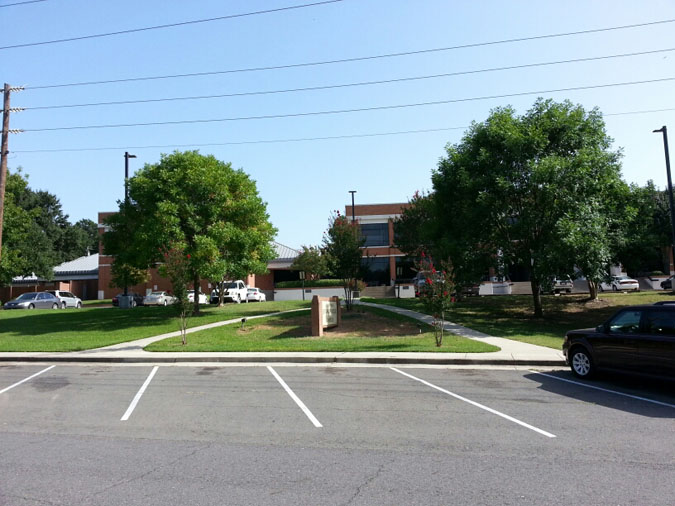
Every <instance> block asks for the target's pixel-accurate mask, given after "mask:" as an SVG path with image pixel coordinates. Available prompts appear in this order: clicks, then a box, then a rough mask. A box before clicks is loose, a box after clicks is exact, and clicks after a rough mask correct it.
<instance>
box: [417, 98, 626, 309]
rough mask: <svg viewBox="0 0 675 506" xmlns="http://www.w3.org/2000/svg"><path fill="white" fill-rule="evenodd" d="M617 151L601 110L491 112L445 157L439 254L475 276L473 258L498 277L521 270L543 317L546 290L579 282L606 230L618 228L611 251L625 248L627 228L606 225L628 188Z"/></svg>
mask: <svg viewBox="0 0 675 506" xmlns="http://www.w3.org/2000/svg"><path fill="white" fill-rule="evenodd" d="M611 142H612V140H611V139H610V138H609V137H608V136H607V133H606V132H605V125H604V122H603V119H602V115H601V114H600V112H599V111H598V110H597V109H593V110H591V111H585V110H584V109H583V107H581V106H579V105H574V104H572V103H571V102H569V101H564V102H561V103H557V102H554V101H552V100H543V99H539V100H537V101H536V102H535V104H534V106H533V107H532V108H531V109H530V110H529V111H527V112H526V113H525V114H524V115H522V116H518V115H517V114H516V112H515V111H514V110H513V109H512V108H511V107H500V108H497V109H495V110H493V111H492V112H491V114H490V116H489V117H488V118H487V120H485V121H483V122H481V123H474V124H472V125H471V127H470V128H469V129H468V131H467V132H466V133H465V135H464V136H463V138H462V140H461V142H459V143H458V144H454V145H448V146H447V147H446V156H445V157H444V158H442V159H441V160H440V162H439V164H438V168H437V169H436V170H435V171H434V172H433V174H432V182H433V189H434V190H433V206H432V211H431V218H430V219H431V220H432V221H434V222H435V223H434V225H433V230H434V231H435V233H436V234H437V236H436V238H435V240H434V244H435V246H436V248H438V249H439V250H441V251H442V252H443V253H445V254H447V256H448V257H450V260H451V262H452V265H453V271H454V270H458V271H461V267H462V265H461V264H463V263H464V264H467V263H468V264H469V266H475V261H474V260H471V259H472V257H474V258H477V259H480V263H482V262H483V261H485V260H486V259H487V258H491V260H490V261H491V263H492V264H493V266H494V267H496V268H499V267H500V266H501V265H512V264H518V265H521V266H523V267H524V268H525V269H527V270H528V271H529V277H530V283H531V287H532V293H533V306H534V313H535V315H537V316H541V315H542V314H543V311H542V304H541V295H540V288H541V287H542V286H543V285H544V283H546V282H547V280H548V279H549V278H550V277H552V276H554V275H565V274H571V273H572V272H573V267H574V265H575V263H578V260H577V258H579V256H581V255H582V254H584V253H585V252H589V251H591V250H592V249H593V248H595V247H596V245H597V240H598V237H599V236H603V237H605V236H604V235H603V234H602V226H603V225H608V224H609V225H611V227H612V234H611V240H609V239H608V242H607V244H606V246H607V248H611V244H612V243H616V242H618V241H619V239H620V236H621V226H620V225H621V223H618V222H613V223H609V222H607V220H606V217H607V216H608V215H609V214H610V213H611V212H613V211H615V210H616V209H617V201H618V200H619V198H620V195H623V194H624V192H625V188H626V185H625V183H623V181H622V180H621V177H620V163H619V159H620V152H618V151H613V150H612V149H611ZM592 216H597V220H596V222H595V225H594V227H591V228H588V227H587V226H586V223H587V220H588V219H589V217H592ZM598 226H599V227H600V228H598ZM572 246H574V251H575V255H571V254H570V250H571V249H572ZM487 255H489V257H488V256H487ZM585 256H586V257H589V258H590V257H591V255H590V254H589V255H585ZM603 261H604V259H603ZM456 264H457V265H456ZM580 267H582V269H587V270H590V267H596V265H595V264H594V265H593V266H591V265H588V266H585V265H584V266H580ZM589 275H594V273H589Z"/></svg>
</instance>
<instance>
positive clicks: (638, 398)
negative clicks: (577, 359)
mask: <svg viewBox="0 0 675 506" xmlns="http://www.w3.org/2000/svg"><path fill="white" fill-rule="evenodd" d="M530 372H533V373H535V374H541V375H542V376H546V377H547V378H552V379H555V380H558V381H564V382H566V383H573V384H575V385H581V386H582V387H586V388H592V389H593V390H600V391H601V392H609V393H610V394H616V395H621V396H623V397H630V398H631V399H637V400H639V401H645V402H651V403H653V404H658V405H660V406H667V407H669V408H675V404H668V403H667V402H661V401H655V400H654V399H648V398H647V397H640V396H638V395H631V394H625V393H623V392H617V391H616V390H609V389H608V388H602V387H596V386H594V385H587V384H586V383H581V382H580V381H573V380H570V379H567V378H559V377H557V376H552V375H550V374H545V373H543V372H539V371H530Z"/></svg>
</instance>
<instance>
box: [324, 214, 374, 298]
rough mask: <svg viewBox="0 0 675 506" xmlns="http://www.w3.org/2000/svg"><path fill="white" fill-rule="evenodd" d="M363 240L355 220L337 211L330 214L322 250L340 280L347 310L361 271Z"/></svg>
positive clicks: (330, 267) (329, 265)
mask: <svg viewBox="0 0 675 506" xmlns="http://www.w3.org/2000/svg"><path fill="white" fill-rule="evenodd" d="M365 242H366V240H365V239H364V238H363V237H361V231H360V230H359V225H358V224H357V223H356V222H353V221H350V220H349V219H347V218H346V217H345V216H340V212H339V211H337V212H336V213H335V214H334V215H332V216H331V218H330V222H329V225H328V230H327V231H326V233H325V234H324V237H323V251H324V253H325V254H326V256H327V259H328V267H329V269H330V271H331V272H332V273H333V275H334V276H335V277H337V278H339V279H341V280H342V287H343V288H344V291H345V305H346V306H347V310H348V311H351V309H352V300H353V291H354V289H355V288H356V286H357V285H356V279H357V277H358V275H359V273H360V272H361V258H362V251H361V247H362V246H363V245H364V244H365Z"/></svg>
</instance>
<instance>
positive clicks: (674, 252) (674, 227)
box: [654, 125, 675, 291]
mask: <svg viewBox="0 0 675 506" xmlns="http://www.w3.org/2000/svg"><path fill="white" fill-rule="evenodd" d="M658 132H662V133H663V149H664V151H665V153H666V174H667V175H668V200H669V202H670V232H671V234H672V235H671V245H670V246H671V248H670V253H671V258H672V259H673V262H675V205H673V182H672V180H671V178H670V155H669V154H668V129H667V128H666V126H665V125H663V126H662V127H661V128H659V129H658V130H654V133H658ZM673 291H675V286H673Z"/></svg>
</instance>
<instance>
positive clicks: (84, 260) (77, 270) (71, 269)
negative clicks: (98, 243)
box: [54, 253, 98, 276]
mask: <svg viewBox="0 0 675 506" xmlns="http://www.w3.org/2000/svg"><path fill="white" fill-rule="evenodd" d="M91 273H97V274H98V253H95V254H93V255H86V256H83V257H80V258H76V259H75V260H71V261H70V262H63V263H62V264H61V265H57V266H56V267H54V276H63V275H67V274H91Z"/></svg>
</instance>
